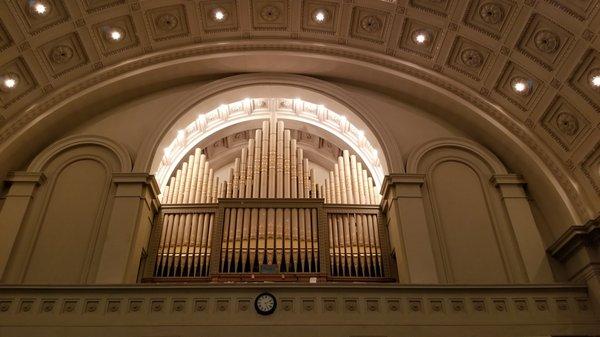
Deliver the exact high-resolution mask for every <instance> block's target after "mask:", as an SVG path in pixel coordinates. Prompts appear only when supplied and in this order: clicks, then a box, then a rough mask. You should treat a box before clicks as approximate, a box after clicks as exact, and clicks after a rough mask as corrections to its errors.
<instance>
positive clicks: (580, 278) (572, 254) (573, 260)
mask: <svg viewBox="0 0 600 337" xmlns="http://www.w3.org/2000/svg"><path fill="white" fill-rule="evenodd" d="M547 251H548V253H549V254H550V255H551V256H552V257H554V258H555V259H557V260H558V261H560V262H562V263H563V265H564V266H565V269H566V271H567V273H568V276H569V280H570V281H572V282H576V283H586V284H587V285H588V291H589V294H590V300H591V301H592V302H593V303H594V306H595V307H596V308H600V217H597V218H595V219H592V220H589V221H588V222H587V223H585V224H583V225H577V226H571V227H570V228H569V229H568V230H566V231H565V233H564V234H563V235H561V236H560V238H558V239H557V240H556V241H555V242H554V243H553V244H552V245H551V246H550V247H549V248H548V250H547Z"/></svg>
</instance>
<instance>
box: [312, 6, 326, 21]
mask: <svg viewBox="0 0 600 337" xmlns="http://www.w3.org/2000/svg"><path fill="white" fill-rule="evenodd" d="M313 18H314V19H315V21H316V22H318V23H321V22H324V21H325V20H327V11H325V10H323V9H318V10H316V11H315V13H314V14H313Z"/></svg>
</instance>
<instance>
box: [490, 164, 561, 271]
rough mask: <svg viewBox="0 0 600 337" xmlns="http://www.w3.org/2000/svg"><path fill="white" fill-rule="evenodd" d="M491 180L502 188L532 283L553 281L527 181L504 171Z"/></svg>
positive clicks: (507, 213) (507, 212) (504, 201)
mask: <svg viewBox="0 0 600 337" xmlns="http://www.w3.org/2000/svg"><path fill="white" fill-rule="evenodd" d="M491 182H492V183H493V184H494V185H495V186H496V187H497V188H498V190H499V191H500V196H501V198H502V203H503V204H504V209H505V211H506V215H507V218H508V221H509V222H510V224H511V226H512V229H513V231H514V234H515V238H516V241H517V245H518V246H519V251H520V253H521V257H522V259H523V263H524V266H525V271H526V272H527V278H528V280H527V281H529V282H531V283H551V282H553V281H554V277H553V274H552V269H551V268H550V264H549V262H548V255H547V254H546V250H545V247H544V243H543V241H542V237H541V235H540V232H539V229H538V227H537V226H536V224H535V220H534V217H533V214H532V213H531V207H530V205H529V201H528V199H527V194H526V193H525V189H524V188H523V186H524V185H525V181H524V180H523V178H522V177H521V176H520V175H517V174H502V175H495V176H493V177H492V179H491Z"/></svg>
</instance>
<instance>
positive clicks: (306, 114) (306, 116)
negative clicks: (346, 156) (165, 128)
mask: <svg viewBox="0 0 600 337" xmlns="http://www.w3.org/2000/svg"><path fill="white" fill-rule="evenodd" d="M195 110H196V109H194V108H192V109H190V113H193V112H192V111H195ZM272 117H275V118H277V119H280V120H292V121H296V122H300V123H306V124H310V125H313V126H316V127H318V128H321V129H323V130H324V131H325V132H326V133H329V134H332V135H333V136H334V137H336V138H338V139H340V140H341V141H342V142H343V143H344V144H345V145H346V147H348V148H351V149H352V150H353V151H355V152H356V153H357V154H358V155H359V157H360V158H361V159H362V161H363V162H364V163H365V164H366V167H367V168H368V169H369V171H370V172H371V175H372V176H373V179H374V181H375V183H376V186H377V188H378V189H379V187H380V186H381V182H382V181H383V177H384V174H385V171H384V165H385V161H383V162H382V160H380V156H379V152H380V151H381V150H378V149H381V146H380V145H379V144H378V143H375V144H373V143H372V142H376V139H374V138H373V137H369V136H366V135H365V134H366V132H365V131H364V130H363V129H359V128H358V127H357V126H355V125H354V124H352V123H351V122H349V121H348V118H347V117H346V116H344V115H342V114H339V113H337V112H335V111H332V110H330V109H328V108H327V107H325V106H324V105H321V104H315V103H312V102H307V101H305V100H302V99H300V98H293V99H292V98H285V97H284V98H262V97H261V98H245V99H243V100H241V101H237V102H232V103H228V104H222V105H220V106H218V107H217V108H215V109H213V110H211V111H208V112H205V113H200V114H199V115H198V116H197V117H196V119H195V120H194V121H192V122H191V123H189V124H188V125H186V126H184V127H183V128H181V129H179V130H178V131H177V133H176V136H175V138H174V139H173V140H171V141H170V142H169V141H168V140H167V144H168V145H167V146H166V147H165V148H164V150H163V151H164V153H163V155H162V157H160V163H159V164H158V168H157V169H156V176H157V181H158V184H159V185H160V186H161V187H164V186H166V184H167V183H168V179H169V177H170V176H171V174H172V172H173V171H174V170H175V168H176V167H177V166H178V165H179V162H180V161H181V160H182V159H183V158H184V156H185V155H186V154H187V153H188V152H189V151H190V150H191V149H192V148H194V147H196V146H197V145H198V144H199V143H200V142H202V141H203V140H204V139H206V138H207V137H209V136H210V135H212V134H214V133H215V132H218V131H220V130H223V129H225V128H231V127H232V126H234V125H235V124H239V123H244V122H247V121H252V120H256V119H268V118H272ZM170 133H171V134H172V133H173V132H170ZM368 133H369V134H373V132H368ZM369 138H370V139H369ZM164 142H165V140H163V141H162V142H161V144H163V143H164ZM157 157H158V155H157ZM155 160H156V159H155Z"/></svg>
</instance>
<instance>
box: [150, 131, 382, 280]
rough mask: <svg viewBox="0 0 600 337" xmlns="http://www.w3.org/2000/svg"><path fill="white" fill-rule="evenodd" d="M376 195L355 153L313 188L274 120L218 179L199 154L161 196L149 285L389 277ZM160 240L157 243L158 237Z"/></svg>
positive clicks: (345, 154) (300, 156) (292, 143)
mask: <svg viewBox="0 0 600 337" xmlns="http://www.w3.org/2000/svg"><path fill="white" fill-rule="evenodd" d="M379 201H380V200H379V195H378V194H376V193H375V189H374V183H373V179H372V178H371V177H370V176H369V173H368V172H367V170H365V169H363V165H362V163H361V162H360V161H359V160H358V159H357V158H356V156H355V155H350V152H349V151H348V150H344V151H342V155H341V156H339V158H338V160H337V163H336V164H335V165H334V169H333V171H331V172H329V175H328V178H327V179H324V182H322V183H318V182H317V179H316V177H315V171H314V168H312V167H311V164H310V162H309V160H308V158H305V156H304V152H303V150H302V149H301V148H300V147H299V146H298V144H297V141H296V139H293V138H292V137H291V132H290V130H286V129H285V128H284V123H283V122H282V121H277V120H276V119H271V120H269V121H264V122H263V123H262V127H261V128H260V129H257V130H255V133H254V137H253V138H251V139H249V140H248V143H247V145H246V146H244V147H243V149H242V150H241V154H240V157H238V158H236V159H235V161H234V164H233V167H232V168H231V169H230V171H229V179H226V180H224V181H219V178H218V177H215V175H214V171H213V169H212V168H211V167H210V163H209V161H208V160H207V158H206V156H205V155H204V154H202V153H201V150H200V149H199V148H197V149H195V151H194V153H193V154H191V155H190V156H189V158H187V160H185V161H184V162H183V163H182V164H181V165H180V168H179V169H178V170H177V171H176V172H175V173H174V174H173V176H172V177H171V178H170V180H169V184H168V186H166V188H165V190H164V191H163V194H162V196H161V202H162V208H161V215H160V221H159V226H157V227H158V228H160V232H157V234H155V235H154V236H155V237H154V241H156V245H155V246H156V247H154V250H155V253H154V254H153V263H152V270H153V274H152V276H153V277H154V278H171V279H172V278H203V277H209V276H212V277H214V276H215V275H244V274H247V275H250V274H251V275H255V274H260V273H265V272H269V273H273V272H275V273H278V274H290V275H291V274H295V275H298V274H302V275H313V274H314V275H325V276H326V277H333V278H335V277H338V278H383V277H385V276H389V272H386V269H389V267H387V266H389V263H387V261H386V259H387V257H386V256H384V250H385V249H386V247H385V245H382V242H384V243H385V242H386V240H387V239H384V238H385V234H386V233H385V232H384V231H382V229H381V226H380V224H379V211H378V205H379ZM158 233H159V234H160V235H159V234H158Z"/></svg>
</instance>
